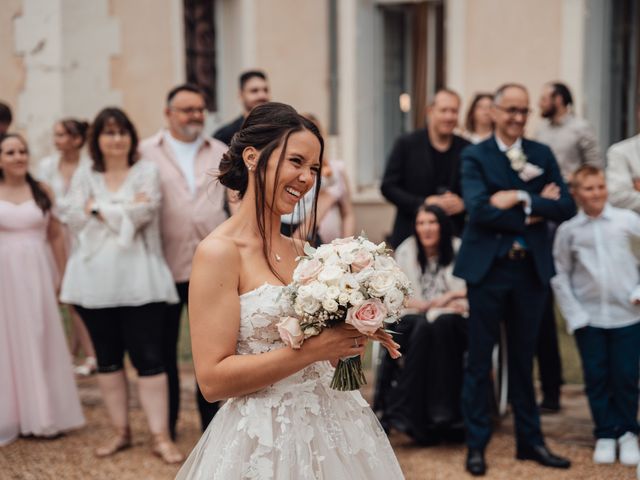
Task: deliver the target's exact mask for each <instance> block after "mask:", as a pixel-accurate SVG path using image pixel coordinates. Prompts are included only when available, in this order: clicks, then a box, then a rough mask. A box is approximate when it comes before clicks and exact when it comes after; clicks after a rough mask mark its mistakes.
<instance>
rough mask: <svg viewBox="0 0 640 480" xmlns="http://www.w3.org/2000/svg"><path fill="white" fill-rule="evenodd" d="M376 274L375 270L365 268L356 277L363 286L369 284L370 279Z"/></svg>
mask: <svg viewBox="0 0 640 480" xmlns="http://www.w3.org/2000/svg"><path fill="white" fill-rule="evenodd" d="M374 273H376V271H375V270H374V269H373V268H365V269H364V270H360V271H359V272H358V273H356V275H355V277H356V281H357V282H358V283H359V284H363V283H365V282H367V281H368V280H369V278H371V275H373V274H374Z"/></svg>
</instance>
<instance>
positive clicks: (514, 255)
mask: <svg viewBox="0 0 640 480" xmlns="http://www.w3.org/2000/svg"><path fill="white" fill-rule="evenodd" d="M507 256H508V257H509V260H522V259H523V258H525V257H526V256H527V251H526V250H525V249H524V248H522V246H521V245H520V244H518V243H514V244H513V245H512V246H511V249H510V250H509V253H508V254H507Z"/></svg>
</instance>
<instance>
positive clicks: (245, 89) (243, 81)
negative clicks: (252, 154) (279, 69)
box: [213, 70, 270, 145]
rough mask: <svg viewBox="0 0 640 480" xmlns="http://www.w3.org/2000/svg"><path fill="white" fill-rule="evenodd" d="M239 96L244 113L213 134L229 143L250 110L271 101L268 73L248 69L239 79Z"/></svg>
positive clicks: (214, 136)
mask: <svg viewBox="0 0 640 480" xmlns="http://www.w3.org/2000/svg"><path fill="white" fill-rule="evenodd" d="M238 82H239V84H240V85H239V87H240V89H239V91H238V96H239V97H240V101H241V102H242V115H240V116H239V117H238V118H236V119H235V120H232V121H231V122H229V123H227V124H226V125H223V126H222V127H220V128H219V129H218V130H216V131H215V133H214V134H213V138H215V139H216V140H220V141H221V142H222V143H226V144H227V145H229V144H230V143H231V139H232V138H233V136H234V135H235V134H236V132H237V131H238V130H240V127H242V123H243V122H244V119H245V118H247V115H249V112H250V111H251V110H252V109H253V107H256V106H258V105H261V104H263V103H266V102H268V101H270V93H269V82H268V81H267V74H266V73H264V72H263V71H262V70H247V71H246V72H243V73H242V74H241V75H240V78H239V79H238Z"/></svg>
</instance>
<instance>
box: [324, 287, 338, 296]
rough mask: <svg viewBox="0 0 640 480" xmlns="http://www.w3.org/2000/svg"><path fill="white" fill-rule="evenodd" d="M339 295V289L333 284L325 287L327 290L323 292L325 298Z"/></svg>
mask: <svg viewBox="0 0 640 480" xmlns="http://www.w3.org/2000/svg"><path fill="white" fill-rule="evenodd" d="M339 295H340V289H339V288H338V287H336V286H335V285H331V286H330V287H329V288H327V292H326V293H325V296H326V298H332V299H336V298H338V296H339Z"/></svg>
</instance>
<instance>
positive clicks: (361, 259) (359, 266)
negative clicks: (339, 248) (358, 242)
mask: <svg viewBox="0 0 640 480" xmlns="http://www.w3.org/2000/svg"><path fill="white" fill-rule="evenodd" d="M372 265H373V255H371V253H369V252H368V251H367V249H366V248H361V249H359V250H357V251H356V252H355V253H354V254H353V262H351V270H352V271H353V273H358V272H359V271H361V270H364V269H365V268H369V267H370V266H372Z"/></svg>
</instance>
